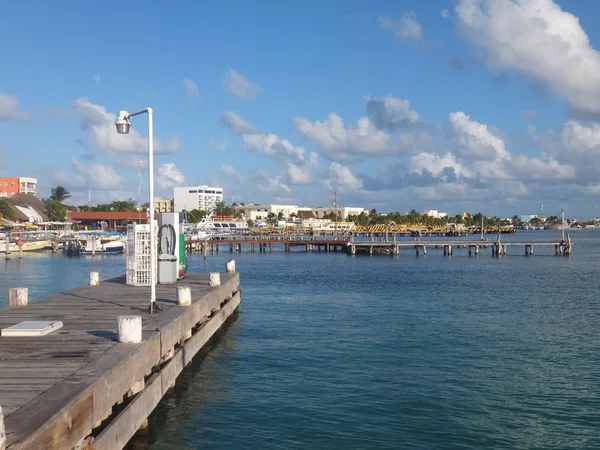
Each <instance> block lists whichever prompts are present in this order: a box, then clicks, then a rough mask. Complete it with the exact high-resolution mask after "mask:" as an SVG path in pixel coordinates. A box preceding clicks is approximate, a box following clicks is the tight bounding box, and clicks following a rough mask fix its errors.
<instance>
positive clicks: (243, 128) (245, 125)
mask: <svg viewBox="0 0 600 450" xmlns="http://www.w3.org/2000/svg"><path fill="white" fill-rule="evenodd" d="M221 122H223V125H225V126H226V127H227V128H229V129H230V130H231V131H233V132H234V133H236V134H252V133H258V132H259V131H258V130H257V129H256V127H255V126H254V125H252V124H251V123H249V122H246V121H245V120H244V119H242V118H241V117H240V116H239V114H236V113H234V112H231V111H228V112H226V113H225V114H223V117H221Z"/></svg>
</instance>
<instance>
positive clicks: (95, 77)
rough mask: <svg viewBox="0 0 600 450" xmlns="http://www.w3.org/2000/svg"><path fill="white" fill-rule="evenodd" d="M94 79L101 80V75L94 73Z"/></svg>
mask: <svg viewBox="0 0 600 450" xmlns="http://www.w3.org/2000/svg"><path fill="white" fill-rule="evenodd" d="M93 78H94V81H96V82H99V81H100V75H98V74H96V75H94V77H93Z"/></svg>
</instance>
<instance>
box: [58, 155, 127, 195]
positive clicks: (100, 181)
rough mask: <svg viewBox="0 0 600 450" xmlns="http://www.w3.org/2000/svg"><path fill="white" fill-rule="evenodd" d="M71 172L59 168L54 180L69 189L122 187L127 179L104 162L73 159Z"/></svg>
mask: <svg viewBox="0 0 600 450" xmlns="http://www.w3.org/2000/svg"><path fill="white" fill-rule="evenodd" d="M69 166H70V169H71V171H70V172H67V171H64V170H59V171H56V172H54V181H55V182H56V183H57V184H60V185H62V186H65V187H67V188H69V189H88V188H91V189H94V190H114V189H115V188H116V187H122V186H123V185H124V184H125V183H126V180H125V179H124V178H123V177H122V176H121V175H119V174H118V173H117V172H116V171H115V169H113V168H112V167H110V166H107V165H104V164H89V165H87V164H83V163H82V162H81V161H79V160H77V159H73V160H72V161H71V162H70V164H69Z"/></svg>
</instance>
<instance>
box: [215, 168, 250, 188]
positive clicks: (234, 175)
mask: <svg viewBox="0 0 600 450" xmlns="http://www.w3.org/2000/svg"><path fill="white" fill-rule="evenodd" d="M219 170H220V171H221V173H222V174H223V175H225V176H226V177H228V178H229V179H232V180H233V181H235V182H236V183H238V184H242V183H243V182H244V179H243V178H242V176H241V175H240V174H239V172H238V171H236V170H235V169H234V168H233V166H229V165H227V164H221V165H220V166H219Z"/></svg>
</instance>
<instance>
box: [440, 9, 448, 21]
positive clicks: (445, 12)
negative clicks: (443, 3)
mask: <svg viewBox="0 0 600 450" xmlns="http://www.w3.org/2000/svg"><path fill="white" fill-rule="evenodd" d="M440 16H442V17H443V18H444V19H447V18H448V17H450V11H448V8H444V9H442V10H441V11H440Z"/></svg>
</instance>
